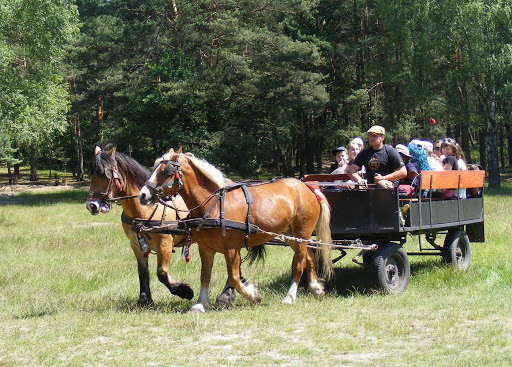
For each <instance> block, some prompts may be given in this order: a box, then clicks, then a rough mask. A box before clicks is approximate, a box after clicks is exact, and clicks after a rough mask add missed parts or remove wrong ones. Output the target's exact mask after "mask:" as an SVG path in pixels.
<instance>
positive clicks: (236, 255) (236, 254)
mask: <svg viewBox="0 0 512 367" xmlns="http://www.w3.org/2000/svg"><path fill="white" fill-rule="evenodd" d="M224 258H225V259H226V266H227V269H228V281H229V284H231V286H233V287H234V288H235V289H236V290H237V291H238V292H239V293H240V294H241V295H242V297H244V298H245V299H248V300H249V301H251V302H260V301H261V296H260V293H259V292H258V289H257V288H256V286H255V285H254V284H252V283H249V284H247V285H246V284H244V283H242V282H241V281H240V263H241V261H240V249H229V250H226V252H225V254H224Z"/></svg>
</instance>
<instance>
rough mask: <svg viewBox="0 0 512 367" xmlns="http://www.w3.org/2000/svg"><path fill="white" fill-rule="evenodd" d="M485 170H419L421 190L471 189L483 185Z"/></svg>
mask: <svg viewBox="0 0 512 367" xmlns="http://www.w3.org/2000/svg"><path fill="white" fill-rule="evenodd" d="M484 179H485V171H421V177H420V189H421V190H447V189H471V188H480V187H483V186H484Z"/></svg>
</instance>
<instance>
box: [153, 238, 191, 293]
mask: <svg viewBox="0 0 512 367" xmlns="http://www.w3.org/2000/svg"><path fill="white" fill-rule="evenodd" d="M154 236H155V237H156V235H154ZM158 237H159V238H157V241H158V240H160V242H159V246H158V250H157V254H156V257H157V276H158V280H160V281H161V282H162V283H163V284H165V286H166V287H167V288H168V289H169V290H170V291H171V293H172V294H174V295H176V296H178V297H181V298H185V299H192V298H193V297H194V291H193V290H192V288H190V286H189V285H188V284H186V283H179V282H176V281H174V280H173V279H172V278H171V277H170V276H169V262H170V260H171V255H172V242H173V241H174V238H173V239H172V240H171V238H169V237H166V238H163V237H161V236H158Z"/></svg>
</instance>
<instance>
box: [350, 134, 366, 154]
mask: <svg viewBox="0 0 512 367" xmlns="http://www.w3.org/2000/svg"><path fill="white" fill-rule="evenodd" d="M351 143H356V144H357V145H358V146H359V151H361V150H363V149H364V141H363V139H362V138H360V137H359V136H356V137H355V138H354V139H352V141H351Z"/></svg>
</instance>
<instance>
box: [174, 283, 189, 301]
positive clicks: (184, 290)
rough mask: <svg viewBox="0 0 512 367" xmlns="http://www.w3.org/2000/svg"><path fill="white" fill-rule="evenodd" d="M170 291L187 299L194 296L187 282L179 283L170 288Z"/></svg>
mask: <svg viewBox="0 0 512 367" xmlns="http://www.w3.org/2000/svg"><path fill="white" fill-rule="evenodd" d="M171 293H172V294H174V295H176V296H178V297H181V298H185V299H188V300H191V299H192V298H194V291H193V289H192V288H190V286H189V285H188V284H185V283H181V284H178V285H175V286H174V287H172V288H171Z"/></svg>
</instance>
